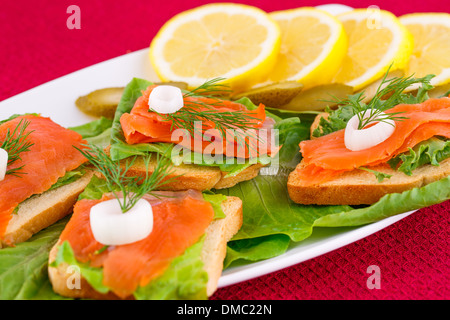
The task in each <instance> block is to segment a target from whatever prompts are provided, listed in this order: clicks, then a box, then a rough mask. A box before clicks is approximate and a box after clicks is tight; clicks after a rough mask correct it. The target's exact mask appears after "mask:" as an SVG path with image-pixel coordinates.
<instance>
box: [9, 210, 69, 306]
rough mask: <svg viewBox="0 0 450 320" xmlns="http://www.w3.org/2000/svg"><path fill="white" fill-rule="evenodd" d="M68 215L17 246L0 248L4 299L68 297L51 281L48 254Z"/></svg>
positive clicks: (53, 298)
mask: <svg viewBox="0 0 450 320" xmlns="http://www.w3.org/2000/svg"><path fill="white" fill-rule="evenodd" d="M67 221H68V218H65V219H62V220H60V221H59V222H57V223H55V224H53V225H52V226H50V227H48V228H46V229H44V230H42V231H40V232H39V233H37V234H36V235H34V236H33V237H31V238H30V239H29V240H28V241H26V242H23V243H19V244H17V245H16V246H15V247H11V248H3V249H0V300H13V299H17V300H30V299H39V300H44V299H51V300H55V299H64V298H63V297H61V296H59V295H57V294H56V293H54V292H53V290H52V286H51V284H50V281H49V280H48V255H49V252H50V249H51V248H52V247H53V246H54V245H55V243H56V241H57V240H58V238H59V235H60V233H61V232H62V230H63V228H64V226H65V225H66V223H67Z"/></svg>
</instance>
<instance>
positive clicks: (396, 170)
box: [288, 77, 450, 205]
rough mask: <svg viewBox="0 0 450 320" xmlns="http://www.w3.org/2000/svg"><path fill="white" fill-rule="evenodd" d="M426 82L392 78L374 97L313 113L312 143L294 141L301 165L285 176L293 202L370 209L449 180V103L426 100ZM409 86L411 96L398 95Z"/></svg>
mask: <svg viewBox="0 0 450 320" xmlns="http://www.w3.org/2000/svg"><path fill="white" fill-rule="evenodd" d="M430 78H431V77H424V78H420V79H414V78H412V77H409V78H392V79H390V80H386V81H384V82H383V83H382V85H380V87H379V90H378V91H377V93H376V95H375V97H374V98H373V99H372V100H371V101H370V102H369V103H368V104H365V103H363V102H362V100H363V98H364V97H363V93H359V94H356V95H351V96H349V99H348V100H346V101H343V102H341V103H340V105H341V106H340V107H339V109H337V110H334V111H331V110H329V111H330V113H329V114H327V116H326V117H323V116H320V120H319V121H316V122H315V125H314V127H313V128H312V135H313V137H314V136H315V137H314V138H313V139H311V140H307V141H302V142H301V143H300V152H301V154H302V157H303V159H302V161H301V162H300V164H299V165H298V166H297V168H296V170H294V171H293V172H292V173H291V174H290V175H289V180H288V191H289V195H290V197H291V199H292V200H293V201H294V202H296V203H301V204H317V205H339V204H347V205H359V204H373V203H375V202H377V201H378V200H379V199H380V198H381V197H383V196H384V195H386V194H390V193H398V192H403V191H406V190H410V189H413V188H416V187H422V186H425V185H427V184H429V183H431V182H434V181H437V180H440V179H443V178H445V177H447V176H449V175H450V159H449V158H450V140H449V139H450V98H449V97H448V96H444V97H441V98H435V99H429V98H428V96H427V90H429V89H431V88H432V87H431V86H430V85H429V79H430ZM413 84H420V85H421V87H420V88H419V89H418V90H417V92H416V93H414V94H413V93H405V92H404V90H405V89H406V88H408V87H410V86H411V85H413Z"/></svg>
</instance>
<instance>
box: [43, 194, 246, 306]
mask: <svg viewBox="0 0 450 320" xmlns="http://www.w3.org/2000/svg"><path fill="white" fill-rule="evenodd" d="M222 210H223V212H224V213H225V215H226V217H225V218H223V219H218V220H215V221H213V222H212V223H211V224H210V225H209V227H208V228H207V229H206V238H205V242H204V245H203V250H202V253H201V255H202V261H203V263H204V269H205V271H206V272H207V273H208V283H207V295H208V297H209V296H211V295H212V294H213V293H214V292H215V291H216V289H217V283H218V281H219V278H220V276H221V274H222V269H223V261H224V258H225V255H226V247H227V242H228V241H229V240H230V239H231V238H232V237H233V236H234V234H236V232H237V231H238V230H239V229H240V227H241V225H242V220H243V216H242V201H241V199H239V198H237V197H227V199H226V200H225V201H224V202H223V203H222ZM60 244H61V243H60V241H58V242H57V243H56V245H55V246H54V247H53V248H52V250H51V251H50V254H49V264H51V263H52V262H53V261H54V260H55V258H56V254H57V251H58V246H59V245H60ZM68 267H69V266H68V265H67V264H60V265H59V266H58V267H56V268H55V267H49V269H48V274H49V278H50V282H51V284H52V286H53V290H54V291H55V292H56V293H58V294H60V295H62V296H65V297H70V298H88V299H101V300H110V299H119V297H117V296H116V295H115V294H113V293H112V292H108V293H107V294H101V293H99V292H97V291H95V290H94V289H93V288H92V287H91V286H90V285H89V283H88V282H87V281H86V280H85V279H84V278H83V277H81V280H80V289H69V287H68V286H67V283H68V282H67V281H68V279H69V278H70V276H71V275H72V273H70V272H67V268H68ZM133 298H134V297H132V296H130V297H128V298H127V299H133Z"/></svg>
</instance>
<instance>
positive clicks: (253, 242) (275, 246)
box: [223, 234, 291, 268]
mask: <svg viewBox="0 0 450 320" xmlns="http://www.w3.org/2000/svg"><path fill="white" fill-rule="evenodd" d="M290 243H291V239H290V238H289V237H288V236H286V235H284V234H273V235H270V236H264V237H258V238H250V239H242V240H237V241H231V242H229V243H228V246H227V255H226V256H225V261H224V263H223V267H224V268H228V267H229V266H230V265H231V264H232V263H233V266H234V265H237V262H239V261H240V260H242V261H260V260H265V259H270V258H273V257H277V256H279V255H281V254H283V253H284V252H285V251H286V250H287V249H288V247H289V244H290Z"/></svg>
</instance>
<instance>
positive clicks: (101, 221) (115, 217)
mask: <svg viewBox="0 0 450 320" xmlns="http://www.w3.org/2000/svg"><path fill="white" fill-rule="evenodd" d="M90 225H91V230H92V234H93V235H94V238H95V240H97V241H98V242H100V243H101V244H104V245H123V244H129V243H133V242H136V241H139V240H142V239H144V238H146V237H147V236H148V235H149V234H150V233H151V232H152V229H153V211H152V206H151V205H150V203H149V202H148V201H147V200H144V199H140V200H139V201H137V202H136V204H135V205H134V206H133V207H132V208H131V209H130V210H129V211H127V212H126V213H122V209H121V208H120V203H119V201H118V200H117V199H112V200H107V201H103V202H100V203H98V204H96V205H95V206H93V207H92V208H91V212H90Z"/></svg>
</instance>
